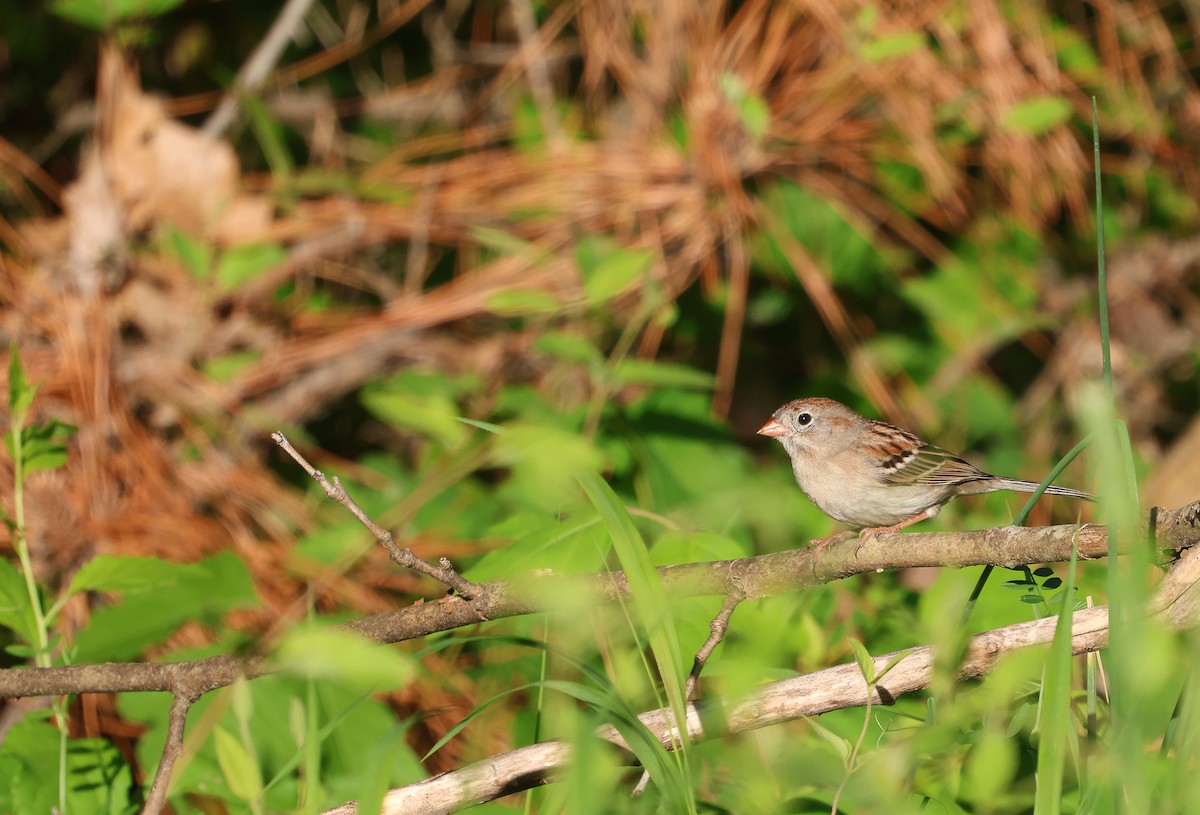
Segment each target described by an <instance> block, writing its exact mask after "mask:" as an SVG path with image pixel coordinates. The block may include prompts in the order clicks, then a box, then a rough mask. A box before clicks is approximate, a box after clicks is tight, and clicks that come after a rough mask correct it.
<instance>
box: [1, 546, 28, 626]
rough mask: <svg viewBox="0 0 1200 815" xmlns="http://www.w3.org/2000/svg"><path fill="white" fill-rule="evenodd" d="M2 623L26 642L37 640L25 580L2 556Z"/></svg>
mask: <svg viewBox="0 0 1200 815" xmlns="http://www.w3.org/2000/svg"><path fill="white" fill-rule="evenodd" d="M0 625H3V626H4V627H6V628H10V629H12V630H13V631H15V632H16V633H17V635H18V636H19V637H20V638H21V639H22V640H24V641H25V642H26V643H33V642H37V631H36V628H35V624H34V618H33V610H32V609H31V608H30V607H29V594H28V593H27V592H26V590H25V580H24V579H23V578H22V577H21V573H20V572H18V571H17V569H16V567H15V566H13V565H12V564H11V563H10V562H9V561H8V560H5V559H3V558H0Z"/></svg>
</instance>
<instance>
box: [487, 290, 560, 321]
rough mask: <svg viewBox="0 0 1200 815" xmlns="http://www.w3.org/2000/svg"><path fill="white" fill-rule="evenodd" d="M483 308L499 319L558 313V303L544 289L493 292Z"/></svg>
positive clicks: (556, 299)
mask: <svg viewBox="0 0 1200 815" xmlns="http://www.w3.org/2000/svg"><path fill="white" fill-rule="evenodd" d="M485 308H486V309H487V310H488V311H490V312H491V313H492V314H495V315H497V316H499V317H529V316H534V315H537V314H553V313H554V312H556V311H558V309H559V302H558V298H557V297H555V296H554V295H553V294H551V293H550V292H548V291H546V290H545V289H532V288H520V287H517V288H512V289H503V290H502V291H497V292H493V293H492V294H491V295H489V296H488V298H487V305H486V306H485Z"/></svg>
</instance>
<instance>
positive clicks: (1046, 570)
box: [1033, 566, 1054, 577]
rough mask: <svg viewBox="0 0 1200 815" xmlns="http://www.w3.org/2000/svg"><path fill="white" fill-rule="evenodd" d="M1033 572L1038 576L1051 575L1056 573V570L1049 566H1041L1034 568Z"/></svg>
mask: <svg viewBox="0 0 1200 815" xmlns="http://www.w3.org/2000/svg"><path fill="white" fill-rule="evenodd" d="M1033 573H1034V575H1035V576H1037V577H1051V576H1052V575H1053V574H1054V570H1053V569H1051V568H1050V567H1049V566H1040V567H1038V568H1036V569H1034V570H1033Z"/></svg>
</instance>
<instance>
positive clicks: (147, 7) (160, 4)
mask: <svg viewBox="0 0 1200 815" xmlns="http://www.w3.org/2000/svg"><path fill="white" fill-rule="evenodd" d="M182 2H183V0H54V2H52V3H51V4H50V10H51V11H52V12H54V13H55V14H57V15H58V16H59V17H62V18H63V19H65V20H70V21H71V22H73V23H79V24H80V25H85V26H88V27H89V28H95V29H97V30H103V29H106V28H111V27H112V26H113V25H114V24H115V23H119V22H122V21H125V20H131V19H137V18H142V17H158V16H161V15H163V14H166V13H167V12H168V11H170V10H171V9H173V8H175V7H176V6H178V5H179V4H180V3H182Z"/></svg>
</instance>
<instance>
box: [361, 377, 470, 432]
mask: <svg viewBox="0 0 1200 815" xmlns="http://www.w3.org/2000/svg"><path fill="white" fill-rule="evenodd" d="M361 399H362V404H363V407H365V408H366V409H367V410H368V411H370V412H371V413H372V414H373V415H374V416H376V417H377V418H379V419H381V420H383V421H385V422H387V423H388V424H390V425H391V426H392V427H396V428H402V429H405V430H415V431H417V432H418V433H421V434H424V435H426V436H429V437H431V438H433V439H434V440H436V441H438V442H439V443H441V444H443V445H445V446H446V447H450V448H454V447H458V446H459V445H461V444H462V443H463V441H464V440H465V439H466V436H467V431H466V430H465V429H464V428H463V426H462V422H460V421H459V420H458V419H459V416H458V413H459V410H458V405H456V404H455V403H454V400H453V399H451V398H450V397H449V396H448V395H445V394H436V393H433V394H418V393H406V392H403V391H400V390H397V389H395V388H393V387H392V386H391V383H385V384H383V385H378V386H377V385H372V386H368V387H367V388H365V389H364V390H363V393H362V396H361Z"/></svg>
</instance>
